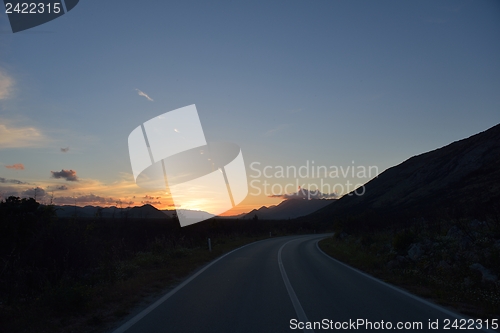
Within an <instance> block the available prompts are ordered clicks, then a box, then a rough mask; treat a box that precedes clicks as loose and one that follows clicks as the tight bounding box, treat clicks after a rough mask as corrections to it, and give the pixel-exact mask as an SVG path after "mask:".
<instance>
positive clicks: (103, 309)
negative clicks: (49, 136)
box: [0, 197, 327, 333]
mask: <svg viewBox="0 0 500 333" xmlns="http://www.w3.org/2000/svg"><path fill="white" fill-rule="evenodd" d="M326 226H327V224H320V223H310V222H307V221H288V220H287V221H263V220H228V219H211V220H207V221H204V222H201V223H197V224H194V225H192V226H188V227H184V228H181V227H180V226H179V223H178V222H177V221H176V220H174V219H167V218H165V219H131V218H127V217H126V216H120V217H116V218H108V219H106V218H102V217H101V216H100V214H99V213H97V214H96V216H95V217H94V218H90V219H89V218H78V217H77V216H75V217H73V218H64V219H63V218H57V217H56V215H55V208H54V206H51V205H40V204H39V203H37V202H36V201H35V200H34V199H20V198H17V197H9V198H7V199H6V200H4V201H2V202H0V331H1V332H37V333H38V332H102V331H105V330H106V329H107V328H108V327H109V324H110V323H113V322H116V321H117V320H120V319H121V318H124V317H125V316H126V315H127V314H129V313H130V311H132V309H134V307H136V306H138V305H139V304H140V303H141V301H144V300H146V301H147V300H151V299H153V298H154V297H157V296H158V295H160V294H162V293H164V292H165V291H166V290H168V289H169V288H171V287H173V286H174V285H176V284H178V283H179V282H180V281H181V280H182V279H184V278H186V276H188V275H189V274H191V273H193V272H194V271H195V270H196V269H197V268H200V267H201V266H202V265H203V264H205V263H207V262H209V261H211V260H213V259H215V258H216V257H218V256H220V255H222V254H224V253H227V252H228V251H230V250H232V249H235V248H238V247H240V246H242V245H245V244H248V243H250V242H253V241H256V240H260V239H265V238H268V237H269V236H270V233H271V235H272V236H273V237H274V236H283V235H288V234H300V233H313V232H315V231H317V232H322V231H326V229H325V228H326ZM208 238H210V239H211V245H212V251H211V252H210V251H209V250H208V243H207V240H208Z"/></svg>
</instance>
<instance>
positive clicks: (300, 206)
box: [243, 199, 333, 220]
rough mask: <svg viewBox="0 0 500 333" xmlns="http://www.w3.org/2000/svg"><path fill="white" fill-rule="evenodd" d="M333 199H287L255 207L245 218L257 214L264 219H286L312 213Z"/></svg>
mask: <svg viewBox="0 0 500 333" xmlns="http://www.w3.org/2000/svg"><path fill="white" fill-rule="evenodd" d="M332 201H333V200H331V199H329V200H327V199H313V200H307V199H287V200H283V201H282V202H281V203H280V204H279V205H277V206H270V207H265V206H263V207H261V208H259V209H254V210H252V211H250V212H249V213H248V214H246V215H245V216H243V218H244V219H251V218H254V216H255V215H257V217H258V218H259V219H262V220H286V219H294V218H297V217H301V216H305V215H308V214H311V213H313V212H315V211H317V210H318V209H321V208H323V207H325V206H327V205H329V204H330V203H331V202H332Z"/></svg>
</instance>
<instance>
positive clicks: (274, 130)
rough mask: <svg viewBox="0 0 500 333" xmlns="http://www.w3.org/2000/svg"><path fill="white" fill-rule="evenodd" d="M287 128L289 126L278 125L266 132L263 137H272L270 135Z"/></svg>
mask: <svg viewBox="0 0 500 333" xmlns="http://www.w3.org/2000/svg"><path fill="white" fill-rule="evenodd" d="M288 126H290V125H289V124H281V125H278V126H276V127H275V128H272V129H270V130H268V131H267V132H266V133H264V135H265V136H272V135H274V134H276V133H278V132H281V131H282V130H284V129H285V128H287V127H288Z"/></svg>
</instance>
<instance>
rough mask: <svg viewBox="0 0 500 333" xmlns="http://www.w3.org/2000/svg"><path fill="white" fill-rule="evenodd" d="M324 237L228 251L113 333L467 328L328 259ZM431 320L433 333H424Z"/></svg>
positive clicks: (446, 313)
mask: <svg viewBox="0 0 500 333" xmlns="http://www.w3.org/2000/svg"><path fill="white" fill-rule="evenodd" d="M326 236H327V235H308V236H290V237H280V238H271V239H268V240H264V241H260V242H256V243H252V244H249V245H247V246H244V247H241V248H239V249H237V250H234V251H232V252H230V253H228V254H226V255H224V256H222V257H220V258H219V259H217V260H215V261H213V262H211V263H210V264H208V265H207V266H205V267H204V268H203V269H201V270H199V271H198V272H197V273H196V274H194V275H193V276H191V277H190V278H188V279H187V280H185V281H184V282H183V283H181V284H180V285H179V286H177V287H176V288H175V289H173V290H172V291H170V292H169V293H168V294H166V295H165V296H163V297H162V298H161V299H159V300H158V301H157V302H155V303H154V304H152V305H150V306H149V307H148V308H146V309H145V310H143V311H142V312H141V313H139V314H137V315H135V316H134V317H132V318H131V319H129V320H128V321H127V322H125V323H123V324H122V325H121V326H120V327H118V328H117V329H116V330H114V331H113V333H121V332H127V333H145V332H186V333H187V332H189V333H193V332H249V333H250V332H251V333H255V332H259V333H260V332H273V333H276V332H326V331H334V330H347V329H350V330H361V331H365V332H371V331H377V332H380V331H382V330H392V331H420V332H450V331H459V330H455V329H454V328H453V327H452V324H453V322H454V320H456V319H458V320H460V319H462V322H460V321H458V322H457V324H459V325H460V324H462V323H465V324H466V327H472V326H471V324H472V322H471V321H468V322H465V321H464V320H466V319H463V317H462V316H460V315H458V314H455V313H453V312H451V311H449V310H446V309H443V308H441V307H439V306H437V305H434V304H433V303H430V302H427V301H425V300H422V299H420V298H418V297H416V296H413V295H411V294H409V293H407V292H404V291H402V290H400V289H398V288H395V287H392V286H390V285H387V284H385V283H384V282H381V281H379V280H377V279H374V278H372V277H370V276H368V275H366V274H364V273H361V272H359V271H357V270H355V269H353V268H350V267H349V266H346V265H344V264H342V263H340V262H338V261H336V260H335V259H332V258H330V257H329V256H327V255H326V254H324V253H323V252H322V251H321V250H320V249H319V248H318V246H317V243H318V241H319V240H320V239H322V238H324V237H326ZM436 320H438V322H437V324H438V325H439V326H438V327H439V329H437V330H436V329H432V330H431V329H429V328H428V327H429V321H430V322H432V323H436ZM447 321H450V323H449V328H450V329H448V330H445V329H444V325H445V324H446V323H447ZM308 322H309V323H310V325H311V327H308V326H307V323H308ZM314 322H316V324H314ZM419 323H421V326H419ZM475 324H477V323H475ZM484 324H485V323H483V325H484ZM490 324H491V322H490ZM314 325H316V326H314ZM370 325H371V326H370ZM389 325H391V326H389ZM398 325H399V326H402V329H398ZM434 325H435V324H434ZM405 326H406V329H405ZM462 327H463V326H462ZM377 328H378V329H377ZM460 331H463V329H462V330H460ZM468 331H471V330H468ZM472 331H476V332H480V331H488V330H484V329H482V330H480V329H474V330H472ZM488 332H493V331H492V330H489V331H488Z"/></svg>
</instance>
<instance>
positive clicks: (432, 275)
mask: <svg viewBox="0 0 500 333" xmlns="http://www.w3.org/2000/svg"><path fill="white" fill-rule="evenodd" d="M490 207H491V208H490V210H482V211H481V212H480V213H478V212H477V211H476V212H470V211H469V212H466V211H465V210H464V209H462V208H460V209H457V208H456V209H454V210H441V211H439V212H433V213H434V214H432V215H431V214H429V215H430V216H432V217H425V218H424V217H419V218H409V217H407V216H406V217H405V216H402V215H399V216H392V217H391V218H389V217H387V216H386V215H384V216H386V217H385V218H383V216H379V215H377V214H375V213H373V212H372V213H368V214H363V215H360V216H356V217H350V218H346V219H343V220H337V221H335V223H334V225H335V228H334V229H335V234H334V236H333V237H330V238H328V239H325V240H323V241H321V242H320V247H321V249H322V250H323V251H325V252H326V253H327V254H329V255H331V256H332V257H334V258H337V259H339V260H341V261H343V262H345V263H347V264H349V265H351V266H353V267H356V268H358V269H361V270H363V271H365V272H367V273H369V274H371V275H373V276H376V277H378V278H380V279H382V280H384V281H386V282H389V283H392V284H394V285H398V286H400V287H403V288H404V289H407V290H409V291H410V292H413V293H415V294H418V295H420V296H423V297H424V298H429V299H431V300H433V301H435V302H437V303H440V304H442V305H445V306H449V307H452V308H455V309H456V310H457V311H460V312H462V313H464V314H466V315H469V316H471V317H475V318H500V281H499V277H500V212H499V211H496V210H495V207H493V206H490ZM474 216H476V217H477V218H474Z"/></svg>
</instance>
